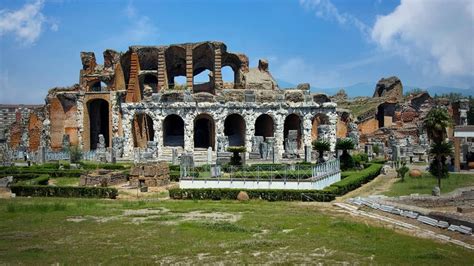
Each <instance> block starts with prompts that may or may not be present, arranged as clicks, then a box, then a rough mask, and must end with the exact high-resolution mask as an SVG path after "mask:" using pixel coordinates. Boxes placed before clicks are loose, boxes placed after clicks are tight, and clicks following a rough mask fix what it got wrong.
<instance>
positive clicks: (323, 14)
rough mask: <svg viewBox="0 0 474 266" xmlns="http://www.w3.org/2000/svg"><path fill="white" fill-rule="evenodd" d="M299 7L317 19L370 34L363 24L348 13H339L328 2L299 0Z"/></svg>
mask: <svg viewBox="0 0 474 266" xmlns="http://www.w3.org/2000/svg"><path fill="white" fill-rule="evenodd" d="M300 5H302V6H303V7H304V8H306V9H307V10H311V11H313V12H315V15H316V16H317V17H320V18H324V19H328V20H334V21H336V22H337V23H339V24H340V25H350V26H354V27H356V28H357V29H358V30H359V31H360V32H361V33H362V34H364V35H367V34H368V33H369V32H370V28H369V27H368V26H367V25H366V24H365V23H364V22H362V21H361V20H359V19H358V18H356V17H354V16H353V15H351V14H349V13H345V12H340V11H339V9H338V8H337V7H336V6H335V5H334V4H333V3H332V2H331V1H330V0H300Z"/></svg>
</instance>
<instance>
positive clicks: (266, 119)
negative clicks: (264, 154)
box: [255, 114, 274, 138]
mask: <svg viewBox="0 0 474 266" xmlns="http://www.w3.org/2000/svg"><path fill="white" fill-rule="evenodd" d="M273 134H274V123H273V118H272V117H271V116H269V115H267V114H263V115H260V116H259V117H257V120H255V136H263V137H264V138H267V137H273Z"/></svg>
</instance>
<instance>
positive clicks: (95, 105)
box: [87, 99, 329, 150]
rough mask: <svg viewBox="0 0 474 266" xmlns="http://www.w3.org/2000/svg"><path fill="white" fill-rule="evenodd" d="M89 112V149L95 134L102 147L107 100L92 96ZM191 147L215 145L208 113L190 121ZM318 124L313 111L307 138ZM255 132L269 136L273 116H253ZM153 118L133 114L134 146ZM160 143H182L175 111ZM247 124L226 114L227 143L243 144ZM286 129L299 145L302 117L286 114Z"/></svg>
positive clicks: (321, 121)
mask: <svg viewBox="0 0 474 266" xmlns="http://www.w3.org/2000/svg"><path fill="white" fill-rule="evenodd" d="M87 108H88V113H89V138H90V143H89V144H90V149H91V150H95V149H97V147H98V141H99V135H100V134H102V135H103V136H104V139H105V145H106V147H108V146H109V144H110V113H109V103H108V102H107V101H106V100H102V99H95V100H92V101H89V102H88V103H87ZM193 123H194V124H193V134H194V147H195V148H208V147H212V149H215V148H216V143H215V141H216V125H215V121H214V119H213V118H212V116H210V115H209V114H206V113H202V114H199V115H198V116H196V117H195V119H194V122H193ZM320 125H329V119H328V117H327V116H326V115H325V114H317V115H316V116H315V117H314V118H313V119H312V130H311V139H312V140H314V139H317V138H318V129H319V126H320ZM254 126H255V132H254V135H255V136H262V137H264V138H267V137H273V136H274V133H275V129H276V124H275V121H274V118H273V117H272V116H271V115H268V114H261V115H260V116H258V117H257V119H256V120H255V124H254ZM154 128H155V126H154V121H153V119H152V118H151V117H150V116H149V115H148V114H145V113H139V114H135V116H134V117H133V120H132V134H133V145H134V147H141V148H144V147H146V145H147V142H148V141H153V140H155V135H156V134H155V130H154ZM161 128H162V131H163V146H171V147H173V146H175V147H179V146H181V147H184V135H185V122H184V120H183V119H182V118H181V117H180V116H179V115H176V114H170V115H168V116H167V117H166V118H165V119H164V120H163V122H162V127H161ZM246 130H247V124H246V122H245V119H244V118H243V117H242V116H241V115H240V114H237V113H233V114H230V115H228V116H227V117H226V119H225V120H224V135H225V136H227V137H228V140H229V145H230V146H244V145H245V137H246ZM290 130H296V131H297V143H298V148H301V146H302V135H303V134H302V132H303V120H302V119H301V117H300V116H299V115H298V114H294V113H293V114H289V115H288V116H286V118H285V121H284V125H283V136H284V138H287V137H288V133H289V131H290Z"/></svg>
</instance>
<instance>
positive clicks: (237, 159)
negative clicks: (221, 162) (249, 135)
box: [227, 146, 247, 165]
mask: <svg viewBox="0 0 474 266" xmlns="http://www.w3.org/2000/svg"><path fill="white" fill-rule="evenodd" d="M227 151H228V152H232V157H231V158H230V164H231V165H242V157H241V156H240V153H241V152H246V151H247V149H246V148H245V147H244V146H229V147H227Z"/></svg>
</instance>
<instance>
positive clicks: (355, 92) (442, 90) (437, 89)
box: [277, 79, 474, 98]
mask: <svg viewBox="0 0 474 266" xmlns="http://www.w3.org/2000/svg"><path fill="white" fill-rule="evenodd" d="M277 82H278V86H279V87H280V88H284V89H286V88H296V85H295V84H292V83H290V82H286V81H284V80H279V79H277ZM376 84H377V83H376V82H359V83H356V84H353V85H350V86H341V87H333V88H320V87H313V86H311V92H322V93H326V94H327V95H329V96H331V95H334V94H336V93H337V92H338V91H339V90H340V89H344V90H345V91H346V93H347V95H348V96H349V97H350V98H353V97H358V96H368V97H372V95H373V94H374V90H375V85H376ZM416 88H421V89H423V90H427V91H428V92H429V94H430V95H431V96H434V95H435V94H438V95H441V94H448V93H460V94H462V95H464V96H474V87H473V88H470V89H461V88H453V87H446V86H430V87H428V88H427V89H426V88H422V87H420V86H412V85H403V93H405V92H407V91H411V90H413V89H416Z"/></svg>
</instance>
